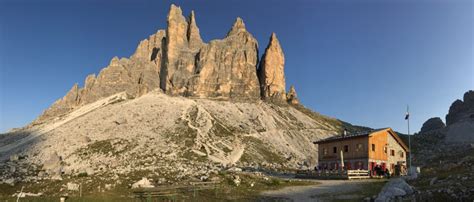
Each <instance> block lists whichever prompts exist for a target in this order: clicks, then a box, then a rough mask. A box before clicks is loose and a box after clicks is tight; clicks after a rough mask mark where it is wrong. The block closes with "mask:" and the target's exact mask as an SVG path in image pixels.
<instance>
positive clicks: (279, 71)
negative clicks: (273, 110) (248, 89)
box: [258, 33, 286, 101]
mask: <svg viewBox="0 0 474 202" xmlns="http://www.w3.org/2000/svg"><path fill="white" fill-rule="evenodd" d="M284 68H285V55H284V54H283V50H282V48H281V46H280V42H279V41H278V39H277V37H276V34H275V33H272V35H271V36H270V41H269V43H268V46H267V48H266V49H265V53H264V55H263V57H262V62H261V63H260V69H259V72H258V77H259V79H260V87H261V93H262V98H264V99H268V98H270V99H272V100H275V99H276V100H275V101H285V100H286V95H285V85H286V84H285V71H284Z"/></svg>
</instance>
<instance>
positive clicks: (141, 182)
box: [132, 177, 155, 189]
mask: <svg viewBox="0 0 474 202" xmlns="http://www.w3.org/2000/svg"><path fill="white" fill-rule="evenodd" d="M152 187H155V186H153V184H151V182H150V180H148V179H147V178H146V177H144V178H142V179H141V180H139V181H137V182H135V183H133V185H132V189H136V188H152Z"/></svg>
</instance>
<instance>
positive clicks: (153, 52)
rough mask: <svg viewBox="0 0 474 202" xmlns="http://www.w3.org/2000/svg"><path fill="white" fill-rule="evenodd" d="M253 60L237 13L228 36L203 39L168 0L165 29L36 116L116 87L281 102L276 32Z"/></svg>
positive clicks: (254, 45)
mask: <svg viewBox="0 0 474 202" xmlns="http://www.w3.org/2000/svg"><path fill="white" fill-rule="evenodd" d="M258 61H259V55H258V42H257V40H256V39H255V38H254V37H253V36H252V34H250V33H249V32H248V31H247V30H246V28H245V23H244V22H243V20H242V19H241V18H240V17H238V18H236V20H235V22H234V24H233V26H232V28H231V30H230V31H229V32H228V35H227V37H225V38H223V39H217V40H212V41H211V42H210V43H209V44H207V43H204V42H203V41H202V38H201V36H200V30H199V28H198V26H197V21H196V15H195V13H194V11H192V12H191V13H190V15H189V17H188V18H185V17H184V16H183V12H182V10H181V8H180V7H178V6H176V5H174V4H173V5H171V6H170V10H169V13H168V15H167V27H166V29H162V30H158V31H157V32H156V33H154V34H152V35H150V36H149V37H148V38H147V39H144V40H142V41H141V42H140V43H139V44H138V46H137V48H136V51H135V53H134V54H133V55H132V56H131V57H130V58H121V59H119V58H118V57H114V58H113V59H112V60H111V61H110V64H109V65H108V66H107V67H105V68H103V69H102V70H101V71H100V73H99V74H98V75H97V76H88V77H87V78H86V81H85V85H84V87H83V88H80V87H79V86H77V87H76V90H73V92H75V94H74V93H73V92H70V93H68V95H67V98H63V99H65V100H68V101H67V102H65V101H58V102H56V104H53V105H52V106H51V107H50V108H49V109H47V110H46V111H45V112H44V113H43V115H41V116H40V117H39V118H38V120H37V121H35V122H37V123H41V122H43V121H45V120H48V119H50V118H54V117H57V116H61V115H64V114H65V113H67V112H70V111H72V110H74V109H75V108H77V107H80V106H82V105H86V104H88V103H91V102H95V101H97V100H98V99H102V98H104V97H108V96H111V95H113V94H116V93H120V92H126V93H127V94H128V95H130V96H131V97H140V96H142V95H144V94H146V93H147V92H150V91H152V90H155V89H159V90H162V91H163V92H165V93H166V94H168V95H177V96H186V97H198V98H207V99H222V100H241V101H252V102H253V101H255V100H259V99H261V98H263V99H265V100H268V101H276V102H282V103H285V102H286V101H287V96H286V91H285V75H284V64H285V58H284V54H283V50H282V48H281V45H280V42H279V41H278V39H277V37H276V34H275V33H272V35H271V36H270V40H269V42H268V46H267V48H266V50H265V54H264V56H263V57H262V59H261V61H262V62H261V63H260V67H259V68H258V64H259V63H258ZM257 69H259V70H258V71H259V72H257ZM72 95H74V96H75V97H76V98H74V99H73V98H72V97H74V96H72ZM291 96H292V100H293V101H292V102H297V101H295V99H296V92H294V93H293V94H291ZM65 97H66V96H65ZM72 100H74V101H72Z"/></svg>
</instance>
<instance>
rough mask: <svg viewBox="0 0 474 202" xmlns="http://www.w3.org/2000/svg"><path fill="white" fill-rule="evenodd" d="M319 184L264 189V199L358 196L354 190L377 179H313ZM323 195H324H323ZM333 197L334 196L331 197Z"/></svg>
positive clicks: (285, 199)
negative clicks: (270, 189)
mask: <svg viewBox="0 0 474 202" xmlns="http://www.w3.org/2000/svg"><path fill="white" fill-rule="evenodd" d="M314 181H315V182H318V183H320V184H317V185H308V186H292V187H285V188H283V189H279V190H272V191H265V192H263V193H262V196H263V198H264V201H265V199H269V200H274V199H276V200H277V201H325V200H327V197H328V196H330V195H336V198H335V199H342V200H344V199H354V198H360V197H361V196H359V195H357V194H356V193H355V192H357V191H359V190H361V189H363V188H364V185H367V184H369V183H372V182H375V181H377V180H370V179H369V180H314ZM324 196H325V197H324ZM333 199H334V198H333Z"/></svg>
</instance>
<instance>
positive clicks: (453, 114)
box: [446, 90, 474, 126]
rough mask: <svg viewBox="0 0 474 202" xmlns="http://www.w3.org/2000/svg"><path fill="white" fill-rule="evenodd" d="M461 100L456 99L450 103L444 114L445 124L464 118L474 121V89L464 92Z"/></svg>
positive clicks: (463, 119)
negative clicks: (447, 110)
mask: <svg viewBox="0 0 474 202" xmlns="http://www.w3.org/2000/svg"><path fill="white" fill-rule="evenodd" d="M463 100H464V101H463ZM463 100H456V101H454V102H453V104H451V107H449V113H448V114H447V115H446V125H448V126H449V125H451V124H454V123H456V122H459V121H465V120H467V121H469V120H471V121H474V91H472V90H469V91H467V92H466V93H464V96H463Z"/></svg>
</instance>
